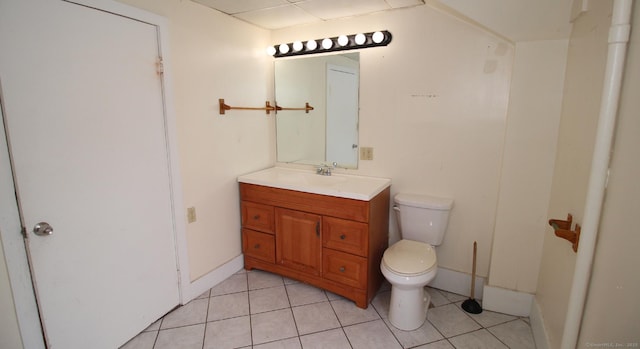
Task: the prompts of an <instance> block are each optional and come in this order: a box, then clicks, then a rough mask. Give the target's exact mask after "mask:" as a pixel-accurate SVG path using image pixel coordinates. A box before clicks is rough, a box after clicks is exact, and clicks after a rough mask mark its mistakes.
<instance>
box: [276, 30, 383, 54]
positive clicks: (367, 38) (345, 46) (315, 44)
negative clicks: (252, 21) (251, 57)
mask: <svg viewBox="0 0 640 349" xmlns="http://www.w3.org/2000/svg"><path fill="white" fill-rule="evenodd" d="M391 38H392V36H391V33H390V32H389V31H388V30H383V31H376V32H370V33H360V34H352V35H340V36H334V37H332V38H326V39H316V40H309V41H305V42H302V41H295V42H290V43H287V44H280V45H274V46H269V47H268V48H267V53H268V54H269V55H272V56H274V57H276V58H278V57H289V56H299V55H308V54H312V53H325V52H333V51H342V50H356V49H361V48H369V47H376V46H387V45H389V43H390V42H391Z"/></svg>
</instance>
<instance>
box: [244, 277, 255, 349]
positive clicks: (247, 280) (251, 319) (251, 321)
mask: <svg viewBox="0 0 640 349" xmlns="http://www.w3.org/2000/svg"><path fill="white" fill-rule="evenodd" d="M244 277H245V279H244V282H246V284H247V307H248V308H249V309H248V311H249V339H250V340H251V348H253V317H252V316H251V297H249V273H247V272H246V271H245V273H244Z"/></svg>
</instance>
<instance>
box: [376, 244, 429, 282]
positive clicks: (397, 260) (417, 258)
mask: <svg viewBox="0 0 640 349" xmlns="http://www.w3.org/2000/svg"><path fill="white" fill-rule="evenodd" d="M382 262H383V263H384V265H385V266H386V267H387V268H388V269H389V270H390V271H393V272H394V273H397V274H400V275H403V276H413V275H420V274H424V273H427V272H429V271H431V270H432V269H434V268H436V267H437V262H438V261H437V258H436V251H435V249H434V248H433V247H432V246H431V245H429V244H426V243H424V242H419V241H412V240H400V241H398V242H396V243H395V244H393V245H392V246H391V247H389V248H387V250H386V251H384V255H383V257H382Z"/></svg>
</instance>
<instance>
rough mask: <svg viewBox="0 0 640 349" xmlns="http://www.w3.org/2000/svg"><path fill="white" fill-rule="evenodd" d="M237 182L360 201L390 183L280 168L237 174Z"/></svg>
mask: <svg viewBox="0 0 640 349" xmlns="http://www.w3.org/2000/svg"><path fill="white" fill-rule="evenodd" d="M238 182H240V183H248V184H257V185H264V186H268V187H274V188H280V189H289V190H297V191H302V192H306V193H312V194H320V195H329V196H336V197H341V198H347V199H356V200H363V201H369V200H371V199H373V198H374V197H375V196H376V195H378V194H379V193H380V192H382V191H383V190H385V189H386V188H387V187H389V186H390V185H391V180H390V179H388V178H379V177H365V176H354V175H346V174H341V173H333V174H332V175H331V176H321V175H319V174H316V173H315V172H312V171H305V170H298V169H292V168H284V167H272V168H268V169H266V170H262V171H258V172H253V173H249V174H246V175H243V176H240V177H238Z"/></svg>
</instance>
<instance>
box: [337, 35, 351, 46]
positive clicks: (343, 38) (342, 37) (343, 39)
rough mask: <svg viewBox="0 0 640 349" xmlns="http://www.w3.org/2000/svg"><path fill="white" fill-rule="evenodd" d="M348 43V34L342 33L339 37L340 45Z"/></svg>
mask: <svg viewBox="0 0 640 349" xmlns="http://www.w3.org/2000/svg"><path fill="white" fill-rule="evenodd" d="M348 43H349V38H348V37H347V36H346V35H340V36H339V37H338V45H340V46H347V44H348Z"/></svg>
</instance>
